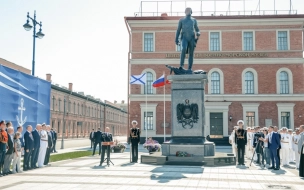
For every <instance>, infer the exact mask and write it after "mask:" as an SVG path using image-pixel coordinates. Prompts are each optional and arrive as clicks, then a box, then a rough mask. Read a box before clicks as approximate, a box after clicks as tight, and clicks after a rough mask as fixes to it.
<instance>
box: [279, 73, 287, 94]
mask: <svg viewBox="0 0 304 190" xmlns="http://www.w3.org/2000/svg"><path fill="white" fill-rule="evenodd" d="M280 94H289V81H288V73H287V72H286V71H281V72H280Z"/></svg>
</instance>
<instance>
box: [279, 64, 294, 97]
mask: <svg viewBox="0 0 304 190" xmlns="http://www.w3.org/2000/svg"><path fill="white" fill-rule="evenodd" d="M282 71H285V72H286V73H287V74H288V85H289V86H288V87H289V89H288V90H289V94H293V76H292V72H291V70H290V69H288V68H280V69H279V70H278V71H277V74H276V79H277V80H276V85H277V94H281V93H280V90H281V89H280V73H281V72H282Z"/></svg>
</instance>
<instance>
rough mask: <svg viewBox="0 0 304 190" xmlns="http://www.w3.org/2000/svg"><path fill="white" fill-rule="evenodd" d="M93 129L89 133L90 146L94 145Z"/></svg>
mask: <svg viewBox="0 0 304 190" xmlns="http://www.w3.org/2000/svg"><path fill="white" fill-rule="evenodd" d="M94 133H95V132H94V129H92V131H91V133H90V140H91V148H92V147H93V145H94Z"/></svg>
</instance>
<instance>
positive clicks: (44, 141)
mask: <svg viewBox="0 0 304 190" xmlns="http://www.w3.org/2000/svg"><path fill="white" fill-rule="evenodd" d="M47 145H48V135H47V132H46V125H45V124H42V130H41V132H40V149H39V157H38V167H39V168H41V167H43V163H44V158H45V153H46V148H47Z"/></svg>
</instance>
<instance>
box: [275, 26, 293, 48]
mask: <svg viewBox="0 0 304 190" xmlns="http://www.w3.org/2000/svg"><path fill="white" fill-rule="evenodd" d="M279 32H287V46H288V47H287V50H279ZM276 44H277V45H276V46H277V50H278V51H288V50H290V32H289V30H277V31H276Z"/></svg>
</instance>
